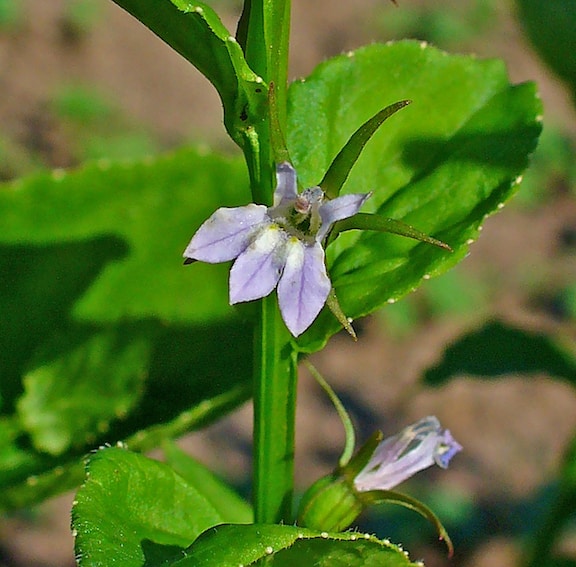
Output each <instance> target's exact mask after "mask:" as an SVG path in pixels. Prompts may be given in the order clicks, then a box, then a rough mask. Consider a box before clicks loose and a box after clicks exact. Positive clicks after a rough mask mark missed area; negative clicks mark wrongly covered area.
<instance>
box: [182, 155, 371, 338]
mask: <svg viewBox="0 0 576 567" xmlns="http://www.w3.org/2000/svg"><path fill="white" fill-rule="evenodd" d="M276 178H277V181H278V185H277V187H276V190H275V192H274V205H273V206H272V207H266V206H265V205H255V204H250V205H246V206H243V207H235V208H224V207H223V208H220V209H218V210H217V211H216V212H215V213H214V214H213V215H212V216H211V217H210V218H209V219H208V220H207V221H206V222H204V224H203V225H202V226H201V227H200V228H199V229H198V231H197V232H196V234H195V235H194V237H193V238H192V240H191V241H190V244H188V247H187V248H186V250H185V251H184V257H185V258H189V259H191V260H200V261H202V262H208V263H211V264H216V263H219V262H226V261H228V260H234V259H236V261H235V262H234V265H233V266H232V269H231V270H230V303H231V304H234V303H240V302H242V301H252V300H253V299H260V298H261V297H266V296H267V295H268V294H270V293H271V292H272V290H273V289H274V288H275V287H278V302H279V305H280V312H281V313H282V318H283V319H284V322H285V323H286V326H287V327H288V329H289V330H290V332H291V333H292V334H293V335H294V336H296V337H297V336H298V335H300V334H302V333H303V332H304V331H305V330H306V329H307V328H308V327H309V326H310V325H311V324H312V323H313V321H314V319H316V317H317V316H318V313H320V310H321V309H322V307H323V306H324V304H325V303H326V299H327V297H328V294H329V292H330V288H331V284H330V280H329V278H328V275H327V273H326V266H325V262H324V249H323V248H322V241H323V240H324V238H325V237H326V236H327V234H328V232H329V231H330V228H331V226H332V225H333V224H334V223H335V222H336V221H339V220H343V219H346V218H348V217H351V216H352V215H355V214H356V213H357V212H358V211H359V209H360V207H361V206H362V205H363V204H364V202H365V201H366V199H367V198H368V197H369V196H370V194H355V195H344V196H342V197H338V198H336V199H333V200H327V199H326V197H325V195H324V192H323V191H322V189H321V188H320V187H311V188H309V189H305V190H304V191H303V192H302V193H300V194H298V190H297V187H296V171H295V170H294V168H293V167H292V166H291V165H290V164H289V163H287V162H284V163H281V164H279V165H278V167H277V169H276Z"/></svg>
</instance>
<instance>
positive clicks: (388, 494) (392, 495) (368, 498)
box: [357, 490, 454, 557]
mask: <svg viewBox="0 0 576 567" xmlns="http://www.w3.org/2000/svg"><path fill="white" fill-rule="evenodd" d="M357 497H358V499H359V500H360V501H361V502H362V504H363V507H364V508H365V507H367V506H372V505H374V504H384V503H390V504H399V505H400V506H404V507H405V508H408V509H410V510H413V511H414V512H418V514H420V515H421V516H423V517H424V518H426V519H427V520H428V521H430V522H431V523H432V524H434V527H435V528H436V531H437V532H438V537H439V539H440V540H442V541H444V543H445V544H446V547H447V548H448V556H449V557H452V555H453V553H454V545H453V544H452V540H451V539H450V536H449V535H448V532H447V531H446V528H445V527H444V526H443V525H442V522H441V521H440V519H439V518H438V516H436V514H434V512H432V510H430V508H428V506H426V505H425V504H423V503H422V502H420V501H419V500H416V498H412V497H411V496H408V495H406V494H402V493H401V492H396V491H394V490H371V491H369V492H359V493H358V495H357Z"/></svg>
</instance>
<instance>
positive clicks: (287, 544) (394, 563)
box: [170, 524, 416, 567]
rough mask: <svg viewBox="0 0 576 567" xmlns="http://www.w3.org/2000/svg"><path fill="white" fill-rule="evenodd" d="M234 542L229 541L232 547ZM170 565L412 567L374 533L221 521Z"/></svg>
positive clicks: (215, 566) (181, 566)
mask: <svg viewBox="0 0 576 567" xmlns="http://www.w3.org/2000/svg"><path fill="white" fill-rule="evenodd" d="M231 542H233V545H231ZM185 554H186V557H185V558H184V559H181V560H180V561H177V562H175V563H171V564H170V565H174V567H238V565H275V566H277V567H293V566H294V565H306V566H308V565H314V566H315V567H335V566H339V565H342V566H344V565H346V567H376V566H378V567H409V566H415V565H416V564H415V563H412V562H411V561H410V560H409V559H408V557H407V556H406V553H405V552H404V551H402V550H401V549H400V548H398V547H397V546H395V545H393V544H391V543H387V542H382V541H379V540H378V539H376V538H375V537H372V536H369V535H367V534H366V535H364V534H359V533H353V532H346V533H336V534H330V533H327V532H315V531H312V530H308V529H305V528H299V527H296V526H279V525H265V524H255V525H246V526H238V525H223V526H216V527H213V528H210V529H209V530H208V531H207V532H205V533H204V534H202V536H200V537H199V538H198V539H197V540H196V541H195V542H194V544H193V545H192V546H190V547H189V548H188V549H187V550H186V551H185Z"/></svg>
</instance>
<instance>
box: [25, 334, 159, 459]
mask: <svg viewBox="0 0 576 567" xmlns="http://www.w3.org/2000/svg"><path fill="white" fill-rule="evenodd" d="M151 347H152V341H150V337H147V336H146V335H140V336H139V334H138V332H134V330H132V329H126V328H114V327H112V328H111V329H102V330H101V331H100V330H96V331H95V330H94V329H90V328H87V327H83V328H82V329H78V328H74V329H73V334H72V336H70V333H62V334H58V335H56V336H55V337H50V338H49V340H48V341H47V344H45V345H43V348H44V349H45V351H46V352H47V353H49V358H48V360H46V361H39V362H37V363H36V364H34V367H35V368H34V370H32V371H31V372H29V373H28V374H27V375H26V376H25V377H24V388H25V393H24V395H23V396H22V397H21V398H20V400H19V401H18V414H19V417H20V419H21V421H22V424H23V427H24V428H25V429H26V430H27V431H28V432H29V433H30V436H31V438H32V441H33V443H34V445H35V447H36V448H37V449H38V450H40V451H45V452H47V453H50V454H53V455H59V454H61V453H63V452H64V451H66V450H67V449H69V448H70V447H75V448H78V447H84V446H85V445H87V444H88V443H93V442H94V440H95V437H96V436H97V435H98V434H102V433H105V432H106V431H108V429H109V427H110V422H111V421H112V420H115V419H120V418H122V417H125V416H126V415H127V414H128V413H129V412H130V411H131V410H132V409H133V408H134V406H135V404H136V403H137V402H138V400H139V398H140V396H141V394H142V388H143V382H144V378H145V372H146V368H147V367H148V365H149V359H150V354H151V353H150V350H151ZM58 351H62V352H64V354H63V355H62V356H59V357H57V358H55V359H51V356H50V355H52V354H53V353H54V352H58Z"/></svg>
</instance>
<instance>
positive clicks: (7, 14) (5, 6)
mask: <svg viewBox="0 0 576 567" xmlns="http://www.w3.org/2000/svg"><path fill="white" fill-rule="evenodd" d="M22 18H23V13H22V2H21V0H0V32H9V31H12V30H15V29H17V28H18V27H19V25H20V24H21V23H22Z"/></svg>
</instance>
